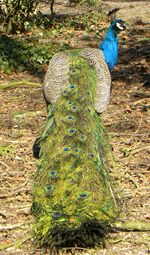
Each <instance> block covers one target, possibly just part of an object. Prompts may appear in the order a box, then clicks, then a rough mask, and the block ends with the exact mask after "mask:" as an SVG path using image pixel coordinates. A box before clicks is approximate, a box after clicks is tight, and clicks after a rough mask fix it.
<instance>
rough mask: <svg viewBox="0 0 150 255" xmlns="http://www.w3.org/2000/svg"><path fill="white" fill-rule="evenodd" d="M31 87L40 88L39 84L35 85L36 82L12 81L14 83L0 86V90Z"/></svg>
mask: <svg viewBox="0 0 150 255" xmlns="http://www.w3.org/2000/svg"><path fill="white" fill-rule="evenodd" d="M21 85H24V86H33V87H41V84H40V83H36V82H30V81H14V82H10V83H5V84H0V90H1V89H8V88H12V87H17V86H21Z"/></svg>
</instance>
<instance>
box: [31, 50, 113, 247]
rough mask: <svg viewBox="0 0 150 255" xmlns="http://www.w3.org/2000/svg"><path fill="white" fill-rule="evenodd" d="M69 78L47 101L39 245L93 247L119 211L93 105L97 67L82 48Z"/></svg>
mask: <svg viewBox="0 0 150 255" xmlns="http://www.w3.org/2000/svg"><path fill="white" fill-rule="evenodd" d="M66 54H68V57H69V79H68V83H67V84H66V87H65V89H64V90H63V91H62V93H61V96H60V97H59V98H58V99H57V100H56V102H55V103H53V104H52V105H51V104H49V107H48V117H47V122H46V126H45V129H44V131H43V134H42V136H41V138H40V147H41V149H40V158H39V160H38V170H37V173H36V177H35V181H34V187H33V206H32V208H33V211H34V214H35V224H34V230H35V236H36V241H37V244H38V245H39V246H42V245H48V246H56V247H60V246H61V247H66V246H75V245H78V246H83V247H87V246H89V247H91V246H95V245H98V244H99V243H101V240H102V239H103V237H104V236H105V233H106V231H107V228H108V226H109V224H110V223H111V222H112V221H113V220H114V219H115V217H116V215H117V207H116V203H115V201H114V196H113V195H112V190H111V185H110V180H109V176H108V173H109V170H110V168H111V164H110V160H109V152H110V151H109V150H110V149H109V145H108V139H107V135H106V133H105V130H104V127H103V126H102V123H101V119H100V116H99V115H98V114H97V112H96V111H95V101H96V84H97V73H96V70H95V68H93V67H92V66H91V65H90V64H89V62H88V61H87V59H85V58H83V57H81V56H80V55H79V54H78V52H75V53H74V54H72V52H71V53H66Z"/></svg>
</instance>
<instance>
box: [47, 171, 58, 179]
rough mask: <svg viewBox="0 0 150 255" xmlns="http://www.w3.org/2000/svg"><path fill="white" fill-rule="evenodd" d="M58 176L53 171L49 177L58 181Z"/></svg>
mask: <svg viewBox="0 0 150 255" xmlns="http://www.w3.org/2000/svg"><path fill="white" fill-rule="evenodd" d="M57 175H58V173H57V171H55V170H52V171H50V172H49V177H50V178H52V179H56V178H57Z"/></svg>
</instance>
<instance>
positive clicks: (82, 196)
mask: <svg viewBox="0 0 150 255" xmlns="http://www.w3.org/2000/svg"><path fill="white" fill-rule="evenodd" d="M88 196H89V193H87V192H83V193H80V194H78V196H77V198H78V200H84V199H86V198H88Z"/></svg>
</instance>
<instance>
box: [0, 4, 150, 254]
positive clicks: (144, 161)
mask: <svg viewBox="0 0 150 255" xmlns="http://www.w3.org/2000/svg"><path fill="white" fill-rule="evenodd" d="M105 2H106V3H107V5H108V10H109V9H112V7H113V8H114V7H115V6H119V7H120V10H119V12H118V17H120V18H122V19H124V20H126V21H127V22H128V24H129V29H128V31H127V33H126V34H122V35H120V58H119V63H118V65H117V67H116V68H115V70H114V71H113V73H112V79H113V89H112V97H111V103H110V105H109V107H108V109H107V111H106V112H105V113H103V114H102V119H103V122H104V125H105V126H106V128H107V131H108V133H109V135H110V137H111V144H112V146H113V150H114V156H115V159H116V161H117V166H116V172H115V174H116V175H117V185H118V190H117V192H118V197H119V207H120V208H121V216H120V220H122V221H126V220H127V221H128V220H133V221H143V222H149V223H150V214H149V212H150V196H149V194H150V190H149V183H150V175H149V174H150V144H149V142H150V128H149V127H150V117H149V116H150V115H149V113H150V72H149V71H150V70H149V69H150V66H149V52H150V41H149V40H148V37H149V26H150V13H149V12H150V3H149V1H134V2H133V1H105ZM59 8H60V5H59ZM65 8H67V7H66V5H65V6H64V7H63V8H62V9H63V10H64V9H65ZM72 8H75V7H72ZM62 9H61V10H62ZM58 10H60V9H58ZM73 10H74V11H75V9H72V11H73ZM103 25H104V26H108V23H107V24H103ZM89 39H90V40H89V41H85V40H82V37H81V34H80V33H76V38H74V42H72V41H71V43H72V44H73V43H74V47H79V44H80V47H84V46H91V45H92V46H96V45H98V41H97V40H96V39H95V38H94V37H93V35H92V36H91V37H90V38H89ZM0 76H1V81H0V83H7V82H11V81H14V80H15V81H16V80H27V81H36V82H41V81H40V80H39V78H35V76H34V77H32V76H31V75H29V74H28V73H25V72H24V73H21V74H15V73H13V74H12V75H9V76H8V75H4V74H2V73H1V74H0ZM0 101H1V102H2V103H1V109H0V113H1V115H0V127H1V131H0V132H1V133H0V156H1V158H0V165H1V169H0V181H1V187H0V192H1V193H0V199H1V208H0V240H1V244H3V245H4V246H5V245H8V246H9V245H10V247H9V248H7V249H6V250H4V251H1V253H0V254H2V255H8V254H13V255H16V254H22V255H30V254H35V255H38V254H46V253H44V251H41V250H37V249H35V247H34V245H33V243H32V238H31V237H30V236H31V232H30V231H31V223H32V220H33V218H32V215H31V214H30V207H31V203H32V195H31V189H32V184H33V181H34V173H35V171H36V160H35V159H34V158H33V156H32V145H33V143H34V141H35V139H36V137H37V136H38V135H39V134H40V132H41V129H42V127H43V125H44V122H45V119H46V109H45V103H44V99H43V95H42V91H41V88H40V87H31V86H27V85H26V84H24V85H22V86H18V87H12V88H9V89H5V90H2V91H1V94H0ZM110 237H111V239H110V241H108V245H107V246H108V247H107V248H106V249H103V250H101V249H95V250H94V249H93V250H87V251H86V250H78V249H74V250H73V249H72V251H70V252H69V253H68V254H78V255H79V254H84V255H88V254H89V255H90V254H93V255H106V254H107V255H127V254H128V255H147V254H150V238H149V233H148V232H132V231H131V232H120V233H115V234H111V236H110ZM13 242H15V243H18V246H12V245H11V244H12V243H13ZM19 243H20V244H19ZM47 254H52V253H51V252H49V253H47ZM59 254H66V252H65V251H60V253H59Z"/></svg>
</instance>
